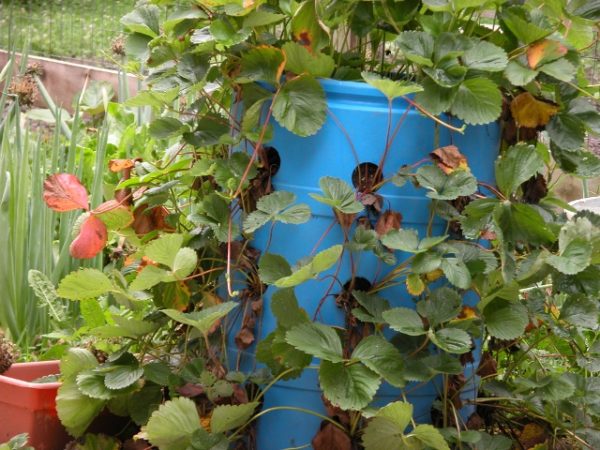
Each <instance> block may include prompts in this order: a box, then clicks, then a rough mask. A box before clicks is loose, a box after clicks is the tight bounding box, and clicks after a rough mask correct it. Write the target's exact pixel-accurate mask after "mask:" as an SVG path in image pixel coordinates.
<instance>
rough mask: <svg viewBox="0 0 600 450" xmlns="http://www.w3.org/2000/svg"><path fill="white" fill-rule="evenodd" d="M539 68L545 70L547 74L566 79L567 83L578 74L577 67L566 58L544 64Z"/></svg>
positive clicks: (561, 79)
mask: <svg viewBox="0 0 600 450" xmlns="http://www.w3.org/2000/svg"><path fill="white" fill-rule="evenodd" d="M539 70H540V71H541V72H544V73H545V74H546V75H550V76H551V77H553V78H556V79H557V80H560V81H564V82H565V83H568V82H569V81H571V80H573V78H575V75H577V68H576V67H575V66H574V65H573V64H571V63H570V62H569V61H567V60H566V59H565V58H561V59H559V60H557V61H552V62H551V63H547V64H544V65H543V66H541V67H539Z"/></svg>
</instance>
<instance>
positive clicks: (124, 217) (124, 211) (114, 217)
mask: <svg viewBox="0 0 600 450" xmlns="http://www.w3.org/2000/svg"><path fill="white" fill-rule="evenodd" d="M106 204H107V205H110V207H109V209H107V210H104V211H98V210H96V211H95V212H94V215H95V216H96V217H98V219H100V220H101V221H102V222H104V225H106V228H108V229H109V230H121V229H123V228H127V227H128V226H129V225H131V224H132V223H133V220H134V217H133V214H132V213H131V211H130V210H129V208H128V207H127V206H124V205H120V206H116V207H114V206H115V205H118V203H117V201H116V200H113V201H109V202H106ZM101 207H102V205H101V206H100V208H101ZM100 208H98V209H100Z"/></svg>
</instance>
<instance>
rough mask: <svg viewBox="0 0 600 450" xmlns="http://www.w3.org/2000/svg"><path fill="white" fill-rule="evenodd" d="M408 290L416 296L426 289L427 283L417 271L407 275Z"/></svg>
mask: <svg viewBox="0 0 600 450" xmlns="http://www.w3.org/2000/svg"><path fill="white" fill-rule="evenodd" d="M406 290H407V291H408V293H409V294H410V295H414V296H415V297H416V296H418V295H421V294H422V293H423V291H424V290H425V283H423V280H421V277H420V276H419V275H418V274H416V273H411V274H410V275H409V276H407V277H406Z"/></svg>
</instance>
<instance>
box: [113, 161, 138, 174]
mask: <svg viewBox="0 0 600 450" xmlns="http://www.w3.org/2000/svg"><path fill="white" fill-rule="evenodd" d="M134 165H135V160H134V159H111V160H110V161H109V162H108V170H110V171H111V172H120V171H122V170H125V169H130V168H132V167H133V166H134Z"/></svg>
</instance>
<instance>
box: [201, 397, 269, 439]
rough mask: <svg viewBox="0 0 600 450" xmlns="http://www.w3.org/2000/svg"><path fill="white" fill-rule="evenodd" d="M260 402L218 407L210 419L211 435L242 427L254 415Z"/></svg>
mask: <svg viewBox="0 0 600 450" xmlns="http://www.w3.org/2000/svg"><path fill="white" fill-rule="evenodd" d="M257 406H258V402H250V403H243V404H241V405H220V406H217V407H216V408H215V409H214V410H213V413H212V416H211V418H210V430H211V433H222V432H224V431H229V430H233V429H236V428H238V427H241V426H242V425H244V424H245V423H246V422H247V421H248V420H249V419H250V418H251V417H252V415H253V414H254V410H255V409H256V407H257Z"/></svg>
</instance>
